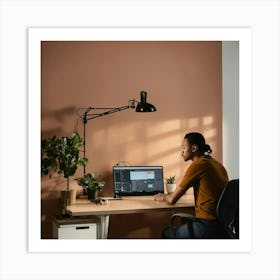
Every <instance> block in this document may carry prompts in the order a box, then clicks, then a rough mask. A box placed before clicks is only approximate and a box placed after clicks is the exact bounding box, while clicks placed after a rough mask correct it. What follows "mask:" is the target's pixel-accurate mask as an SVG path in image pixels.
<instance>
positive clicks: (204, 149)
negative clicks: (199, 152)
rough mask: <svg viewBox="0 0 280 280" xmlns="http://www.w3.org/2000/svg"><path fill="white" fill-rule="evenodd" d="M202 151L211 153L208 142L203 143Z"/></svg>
mask: <svg viewBox="0 0 280 280" xmlns="http://www.w3.org/2000/svg"><path fill="white" fill-rule="evenodd" d="M203 152H204V153H208V154H211V153H212V149H211V147H210V146H209V145H208V144H205V145H204V148H203Z"/></svg>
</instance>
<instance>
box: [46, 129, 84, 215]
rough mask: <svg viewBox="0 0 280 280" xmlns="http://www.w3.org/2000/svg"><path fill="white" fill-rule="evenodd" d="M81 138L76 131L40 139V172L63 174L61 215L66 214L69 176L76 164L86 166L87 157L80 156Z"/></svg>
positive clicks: (74, 170)
mask: <svg viewBox="0 0 280 280" xmlns="http://www.w3.org/2000/svg"><path fill="white" fill-rule="evenodd" d="M82 146H83V139H82V138H81V137H80V136H79V134H78V133H77V132H74V133H73V134H72V135H71V136H62V137H57V136H53V137H50V138H48V139H43V140H42V141H41V174H42V175H49V177H51V176H52V174H53V173H58V174H63V177H64V178H65V179H66V190H63V191H62V193H61V194H62V201H63V210H62V211H63V212H62V214H63V215H67V210H66V206H67V205H69V204H70V194H71V192H72V191H71V190H70V177H71V176H74V175H75V173H76V170H77V168H78V166H86V164H87V161H88V160H87V158H84V157H80V149H81V147H82Z"/></svg>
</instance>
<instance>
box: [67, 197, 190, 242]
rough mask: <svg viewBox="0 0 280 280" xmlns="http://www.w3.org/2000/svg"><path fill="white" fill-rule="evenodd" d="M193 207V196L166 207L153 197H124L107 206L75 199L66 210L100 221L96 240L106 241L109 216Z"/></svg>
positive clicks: (110, 201) (164, 203) (74, 214)
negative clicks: (96, 218)
mask: <svg viewBox="0 0 280 280" xmlns="http://www.w3.org/2000/svg"><path fill="white" fill-rule="evenodd" d="M193 207H194V197H193V195H183V196H182V197H181V198H180V199H179V200H178V201H177V203H176V204H174V205H168V204H167V203H166V202H161V201H154V199H153V196H126V197H123V198H122V200H108V201H107V204H102V205H101V204H95V203H92V202H90V201H89V200H87V199H76V203H75V204H73V205H69V206H68V207H67V209H68V210H69V211H70V212H71V213H72V216H95V217H98V218H99V219H100V223H101V224H100V227H101V228H100V231H99V232H100V234H99V235H98V238H100V239H107V236H108V227H109V215H114V214H132V213H146V212H151V211H164V210H168V209H174V210H175V209H179V210H183V209H188V208H193Z"/></svg>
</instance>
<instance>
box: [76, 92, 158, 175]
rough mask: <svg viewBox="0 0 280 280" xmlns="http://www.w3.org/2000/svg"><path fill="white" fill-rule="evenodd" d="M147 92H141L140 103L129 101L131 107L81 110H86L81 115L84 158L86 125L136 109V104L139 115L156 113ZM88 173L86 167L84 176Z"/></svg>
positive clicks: (133, 100)
mask: <svg viewBox="0 0 280 280" xmlns="http://www.w3.org/2000/svg"><path fill="white" fill-rule="evenodd" d="M146 100H147V92H146V91H141V92H140V102H139V101H136V100H135V98H134V99H132V100H129V105H126V106H122V107H114V108H97V107H87V108H80V109H82V110H85V111H84V113H83V114H82V115H81V118H82V120H83V125H84V126H83V128H84V142H83V146H84V150H83V152H84V157H86V124H87V122H88V121H89V120H92V119H96V118H99V117H103V116H106V115H109V114H112V113H116V112H120V111H123V110H126V109H135V103H138V104H137V106H136V109H135V111H136V112H139V113H146V112H155V111H156V110H157V109H156V107H155V106H154V105H152V104H150V103H147V101H146ZM93 110H107V111H104V112H101V113H96V114H94V113H90V112H91V111H93ZM85 173H86V167H85V166H84V174H85Z"/></svg>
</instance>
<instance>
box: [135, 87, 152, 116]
mask: <svg viewBox="0 0 280 280" xmlns="http://www.w3.org/2000/svg"><path fill="white" fill-rule="evenodd" d="M146 100H147V92H146V91H141V93H140V102H139V103H138V104H137V107H136V110H135V111H136V112H140V113H144V112H155V111H156V110H157V109H156V107H155V106H154V105H152V104H150V103H147V101H146Z"/></svg>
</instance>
